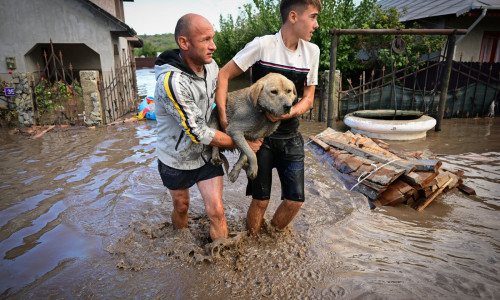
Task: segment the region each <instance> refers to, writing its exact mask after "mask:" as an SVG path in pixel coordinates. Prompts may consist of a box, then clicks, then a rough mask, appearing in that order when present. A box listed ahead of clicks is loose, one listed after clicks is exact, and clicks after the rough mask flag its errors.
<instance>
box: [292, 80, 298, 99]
mask: <svg viewBox="0 0 500 300" xmlns="http://www.w3.org/2000/svg"><path fill="white" fill-rule="evenodd" d="M293 97H294V99H293V102H295V101H297V100H299V96H298V95H297V88H296V87H295V84H294V85H293Z"/></svg>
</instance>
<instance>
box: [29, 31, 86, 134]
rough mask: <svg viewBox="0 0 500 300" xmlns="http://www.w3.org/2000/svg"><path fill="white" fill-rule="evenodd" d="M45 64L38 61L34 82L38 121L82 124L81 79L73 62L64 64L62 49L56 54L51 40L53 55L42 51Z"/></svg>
mask: <svg viewBox="0 0 500 300" xmlns="http://www.w3.org/2000/svg"><path fill="white" fill-rule="evenodd" d="M43 57H44V60H45V65H44V67H43V69H41V67H40V64H39V63H38V62H37V69H38V71H37V73H38V76H37V78H34V81H31V83H30V87H31V92H32V98H33V110H34V119H35V124H40V125H51V124H58V125H62V124H70V125H82V124H83V118H82V113H83V110H84V105H83V93H82V87H81V85H80V82H79V81H78V80H77V78H76V76H75V74H73V67H72V65H71V63H70V64H69V67H66V66H65V65H64V60H63V55H62V52H61V51H59V53H58V55H56V53H55V51H54V45H53V44H52V40H50V54H47V52H46V51H44V53H43Z"/></svg>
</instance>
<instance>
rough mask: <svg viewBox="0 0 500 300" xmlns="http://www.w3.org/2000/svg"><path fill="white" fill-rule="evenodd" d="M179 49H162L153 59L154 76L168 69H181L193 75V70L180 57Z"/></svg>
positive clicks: (156, 76)
mask: <svg viewBox="0 0 500 300" xmlns="http://www.w3.org/2000/svg"><path fill="white" fill-rule="evenodd" d="M179 54H180V51H179V49H173V50H166V51H163V52H162V53H161V54H160V55H159V56H158V57H157V58H156V61H155V78H156V79H158V77H159V76H160V75H161V74H163V73H166V72H168V71H179V70H180V71H182V72H185V73H188V74H190V75H195V73H194V72H193V70H191V68H190V67H189V66H188V65H186V63H184V61H183V60H182V59H181V57H180V55H179Z"/></svg>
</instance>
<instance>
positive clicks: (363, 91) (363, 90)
mask: <svg viewBox="0 0 500 300" xmlns="http://www.w3.org/2000/svg"><path fill="white" fill-rule="evenodd" d="M362 76H363V79H362V80H363V89H362V91H361V92H362V93H363V94H362V95H363V110H365V109H366V108H365V80H366V78H365V71H363V75H362Z"/></svg>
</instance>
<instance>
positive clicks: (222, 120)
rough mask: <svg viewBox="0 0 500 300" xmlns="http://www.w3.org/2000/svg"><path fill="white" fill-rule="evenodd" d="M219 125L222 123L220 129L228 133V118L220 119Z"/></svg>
mask: <svg viewBox="0 0 500 300" xmlns="http://www.w3.org/2000/svg"><path fill="white" fill-rule="evenodd" d="M219 123H220V127H221V128H222V131H224V132H226V128H227V125H228V123H227V119H226V118H224V119H222V118H219Z"/></svg>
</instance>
